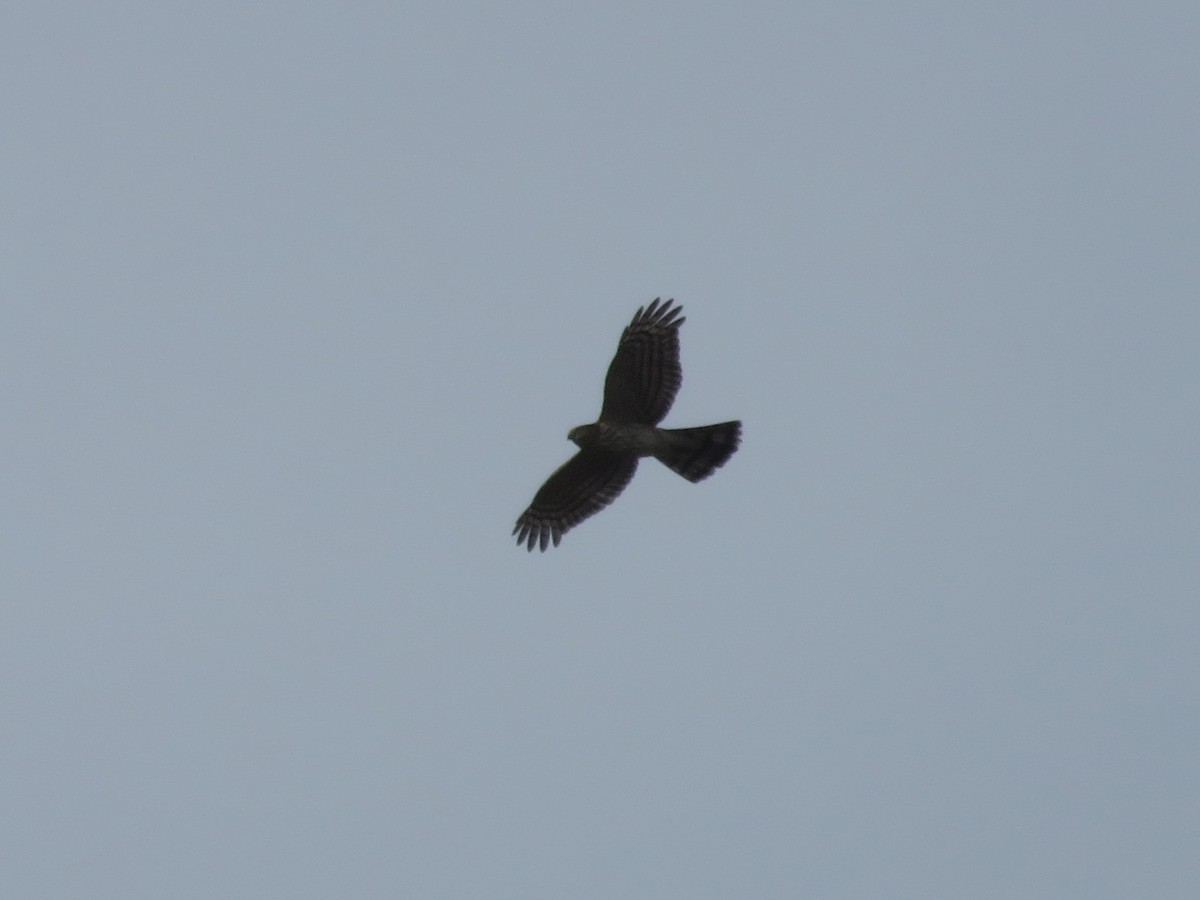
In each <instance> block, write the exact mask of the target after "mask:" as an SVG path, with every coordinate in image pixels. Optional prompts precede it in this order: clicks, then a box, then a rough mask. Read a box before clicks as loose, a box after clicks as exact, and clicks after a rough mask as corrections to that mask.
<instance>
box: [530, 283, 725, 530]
mask: <svg viewBox="0 0 1200 900" xmlns="http://www.w3.org/2000/svg"><path fill="white" fill-rule="evenodd" d="M674 302H675V301H674V300H668V301H667V302H666V303H661V298H659V299H656V300H655V301H654V302H653V303H651V304H650V305H649V306H647V307H642V308H639V309H638V311H637V314H636V315H634V317H633V321H632V322H630V323H629V326H628V327H627V328H626V329H625V330H624V331H623V332H622V333H621V340H620V343H618V344H617V355H616V356H614V357H613V361H612V363H611V364H610V365H609V367H608V376H607V377H606V378H605V379H604V403H603V404H602V405H601V407H600V418H599V419H598V420H597V421H595V422H592V423H591V424H590V425H578V426H576V427H575V428H572V429H571V430H570V431H569V432H568V433H567V437H568V438H569V439H570V440H572V441H574V442H575V443H576V444H578V445H579V452H578V453H576V454H575V455H574V456H572V457H571V458H570V459H569V460H567V461H566V462H565V463H564V464H563V465H562V466H560V467H559V469H558V470H557V471H556V472H555V473H554V474H553V475H551V476H550V477H549V478H548V479H546V483H545V484H543V485H542V487H541V490H539V491H538V492H537V494H536V495H534V498H533V503H531V504H530V505H529V508H528V509H527V510H525V512H523V513H521V516H520V518H518V519H517V524H516V525H515V526H514V527H513V534H515V535H516V536H517V545H518V546H519V545H521V544H524V545H525V547H526V549H527V550H533V548H534V547H535V546H536V547H539V548H540V549H541V550H543V551H545V549H546V548H547V547H548V546H549V545H550V542H551V541H553V542H554V546H556V547H557V546H558V542H559V541H560V540H562V536H563V535H564V534H565V533H566V532H567V531H569V530H570V529H572V528H574V527H575V526H576V525H578V524H579V523H580V522H582V521H583V520H584V519H586V518H587V517H588V516H591V515H594V514H595V513H598V512H599V511H600V510H602V509H604V507H606V506H608V504H610V503H612V502H613V501H614V500H615V499H617V496H618V495H619V494H620V493H621V491H623V490H624V489H625V486H626V485H627V484H629V481H630V479H632V478H633V473H634V472H635V471H636V470H637V464H638V460H639V459H640V458H641V457H643V456H653V457H654V458H655V459H657V460H658V461H659V462H661V463H663V464H664V465H666V466H669V467H670V468H672V469H674V470H675V471H676V472H678V473H679V474H680V475H682V476H683V477H684V478H686V479H687V480H688V481H701V480H703V479H705V478H707V477H708V476H709V475H711V474H712V473H713V472H715V471H716V470H717V469H718V468H720V467H721V466H723V465H725V463H726V461H727V460H728V459H729V457H731V456H733V453H734V451H735V450H737V448H738V444H739V443H741V440H742V423H741V422H737V421H735V422H722V423H720V424H719V425H702V426H700V427H699V428H659V427H657V426H658V423H659V422H661V421H662V420H663V417H664V416H666V414H667V411H668V410H669V409H670V408H671V404H672V403H673V402H674V401H675V394H676V393H677V392H678V391H679V385H680V383H682V381H683V370H682V369H681V368H680V365H679V326H680V325H682V324H683V322H684V319H683V317H682V316H680V315H679V314H680V312H682V311H683V308H682V307H680V306H672V305H671V304H673V303H674Z"/></svg>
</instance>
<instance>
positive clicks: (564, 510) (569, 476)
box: [513, 450, 637, 550]
mask: <svg viewBox="0 0 1200 900" xmlns="http://www.w3.org/2000/svg"><path fill="white" fill-rule="evenodd" d="M636 470H637V457H636V456H631V455H629V454H623V453H604V452H601V451H597V450H580V451H579V452H578V453H576V454H575V455H574V456H572V457H571V458H570V459H569V460H567V461H566V462H565V463H564V464H563V465H562V466H560V467H559V468H558V470H557V471H556V472H555V473H554V474H553V475H551V476H550V477H549V478H547V479H546V483H545V484H543V485H542V488H541V490H539V491H538V492H537V494H536V495H535V496H534V498H533V503H531V504H530V505H529V509H527V510H525V512H523V513H521V517H520V518H519V519H517V524H516V525H515V526H513V534H515V535H516V536H517V543H518V544H524V545H525V548H526V549H527V550H532V549H533V548H534V545H535V544H536V545H539V546H540V547H541V549H542V550H545V549H546V547H547V546H549V544H550V542H551V541H553V542H554V546H556V547H557V546H558V542H559V541H560V540H562V536H563V534H564V533H566V532H567V531H569V530H570V529H571V528H572V527H574V526H575V525H578V524H579V523H580V522H582V521H583V520H584V519H586V518H587V517H588V516H591V515H594V514H595V513H598V512H599V511H600V510H602V509H604V507H606V506H608V504H610V503H612V502H613V501H614V500H616V499H617V495H618V494H620V493H621V491H623V490H625V485H627V484H629V480H630V479H631V478H633V473H634V472H635V471H636Z"/></svg>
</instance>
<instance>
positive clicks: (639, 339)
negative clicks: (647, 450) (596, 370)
mask: <svg viewBox="0 0 1200 900" xmlns="http://www.w3.org/2000/svg"><path fill="white" fill-rule="evenodd" d="M659 302H660V301H659V300H655V301H654V302H653V303H651V304H650V305H649V306H648V307H645V308H644V309H641V308H639V309H638V311H637V314H636V315H635V316H634V317H633V321H632V322H630V323H629V327H627V328H626V329H625V331H624V332H622V334H621V342H620V343H619V344H618V345H617V355H616V356H614V357H613V361H612V364H611V365H609V367H608V377H607V378H605V380H604V405H603V406H602V407H601V409H600V419H601V420H602V421H604V420H607V421H610V422H639V423H641V424H644V425H657V424H658V423H659V422H661V421H662V420H663V417H664V416H666V414H667V410H669V409H670V408H671V404H672V403H673V402H674V401H675V394H676V393H677V392H678V391H679V385H680V383H681V382H682V381H683V370H682V369H681V368H680V365H679V326H680V325H682V324H683V321H684V320H683V317H682V316H679V313H680V312H682V310H683V307H680V306H676V307H673V308H672V306H671V304H672V303H674V302H675V301H674V300H668V301H667V302H666V303H663V304H662V305H661V306H659ZM677 316H678V318H676V317H677Z"/></svg>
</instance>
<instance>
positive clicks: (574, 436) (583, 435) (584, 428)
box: [567, 425, 593, 447]
mask: <svg viewBox="0 0 1200 900" xmlns="http://www.w3.org/2000/svg"><path fill="white" fill-rule="evenodd" d="M592 427H593V426H591V425H576V426H575V427H574V428H572V429H571V430H570V431H568V432H567V440H570V441H574V442H575V443H576V444H578V445H579V446H580V447H582V446H583V444H584V441H586V440H587V438H588V433H589V431H590V430H591V429H592Z"/></svg>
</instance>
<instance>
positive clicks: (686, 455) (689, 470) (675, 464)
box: [655, 422, 742, 481]
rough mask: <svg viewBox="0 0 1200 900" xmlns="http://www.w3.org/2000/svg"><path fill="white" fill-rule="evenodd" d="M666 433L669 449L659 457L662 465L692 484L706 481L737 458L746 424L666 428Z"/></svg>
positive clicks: (732, 423) (657, 454)
mask: <svg viewBox="0 0 1200 900" xmlns="http://www.w3.org/2000/svg"><path fill="white" fill-rule="evenodd" d="M663 433H664V434H666V436H667V439H668V446H667V447H666V448H665V449H664V450H661V451H660V452H658V453H656V454H655V457H656V458H657V459H658V460H659V462H661V463H663V464H665V465H667V466H669V467H670V468H672V469H674V470H675V471H676V472H678V473H679V474H680V475H682V476H683V477H684V478H686V479H687V480H688V481H702V480H704V479H705V478H707V477H708V476H709V475H711V474H712V473H713V472H715V471H716V470H717V469H719V468H720V467H721V466H723V465H725V463H726V461H727V460H728V459H729V457H731V456H733V452H734V451H735V450H737V448H738V444H740V443H741V442H742V423H741V422H722V423H720V424H719V425H702V426H701V427H699V428H666V429H663Z"/></svg>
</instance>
